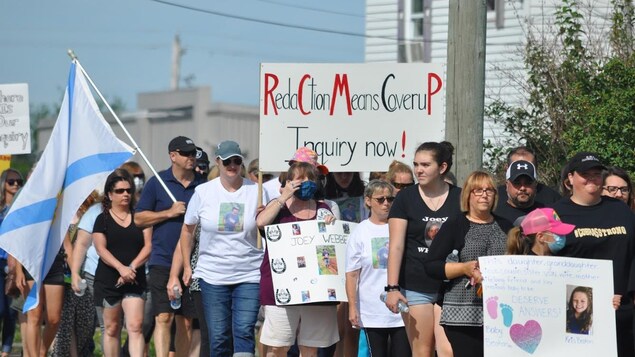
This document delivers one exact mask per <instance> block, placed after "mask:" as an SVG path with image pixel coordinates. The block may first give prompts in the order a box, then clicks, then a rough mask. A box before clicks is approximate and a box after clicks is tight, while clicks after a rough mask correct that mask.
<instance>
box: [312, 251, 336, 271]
mask: <svg viewBox="0 0 635 357" xmlns="http://www.w3.org/2000/svg"><path fill="white" fill-rule="evenodd" d="M315 250H316V253H317V258H318V271H319V273H320V275H337V257H336V256H335V246H334V245H318V246H315Z"/></svg>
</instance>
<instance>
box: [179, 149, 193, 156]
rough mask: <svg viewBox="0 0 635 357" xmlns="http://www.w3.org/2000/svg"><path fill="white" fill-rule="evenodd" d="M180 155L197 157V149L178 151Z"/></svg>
mask: <svg viewBox="0 0 635 357" xmlns="http://www.w3.org/2000/svg"><path fill="white" fill-rule="evenodd" d="M177 152H178V153H179V155H181V156H184V157H196V150H192V151H177Z"/></svg>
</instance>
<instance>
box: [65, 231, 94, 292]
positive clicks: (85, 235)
mask: <svg viewBox="0 0 635 357" xmlns="http://www.w3.org/2000/svg"><path fill="white" fill-rule="evenodd" d="M91 244H93V238H92V236H91V235H90V233H89V232H86V231H85V230H83V229H78V230H77V238H75V247H73V254H72V255H71V259H70V262H69V265H70V268H71V281H72V286H73V290H74V291H75V292H79V281H80V280H81V279H82V277H81V275H80V274H81V271H80V269H81V268H82V264H83V263H84V259H86V252H88V248H89V247H90V245H91Z"/></svg>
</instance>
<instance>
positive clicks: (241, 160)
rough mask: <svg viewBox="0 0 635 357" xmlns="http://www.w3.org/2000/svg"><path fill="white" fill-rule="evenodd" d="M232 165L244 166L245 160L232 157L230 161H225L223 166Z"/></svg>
mask: <svg viewBox="0 0 635 357" xmlns="http://www.w3.org/2000/svg"><path fill="white" fill-rule="evenodd" d="M232 163H233V164H234V165H236V166H240V165H242V164H243V159H242V157H239V156H234V157H230V158H228V159H225V160H223V166H229V165H230V164H232Z"/></svg>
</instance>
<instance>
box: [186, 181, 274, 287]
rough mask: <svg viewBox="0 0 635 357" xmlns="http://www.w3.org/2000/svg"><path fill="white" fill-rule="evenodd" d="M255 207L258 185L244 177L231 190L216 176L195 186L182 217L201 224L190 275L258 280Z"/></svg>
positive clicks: (220, 281)
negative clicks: (195, 258)
mask: <svg viewBox="0 0 635 357" xmlns="http://www.w3.org/2000/svg"><path fill="white" fill-rule="evenodd" d="M267 201H268V197H266V193H263V202H267ZM257 207H258V185H257V184H256V183H254V182H252V181H250V180H248V179H243V185H242V186H241V187H240V188H239V189H238V190H236V191H235V192H229V191H227V190H226V189H225V188H224V187H223V186H222V185H221V183H220V178H216V179H214V180H212V181H209V182H207V183H204V184H202V185H199V186H197V187H196V190H195V192H194V195H193V196H192V198H191V199H190V202H189V204H188V206H187V211H186V213H185V219H184V222H185V224H188V225H191V224H200V225H201V235H200V244H199V257H198V263H197V265H196V268H195V269H194V274H193V275H194V278H200V279H203V280H204V281H205V282H206V283H208V284H214V285H230V284H239V283H258V282H259V281H260V263H261V261H262V257H263V251H262V250H260V249H257V247H256V242H257V239H258V235H257V231H256V209H257Z"/></svg>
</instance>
